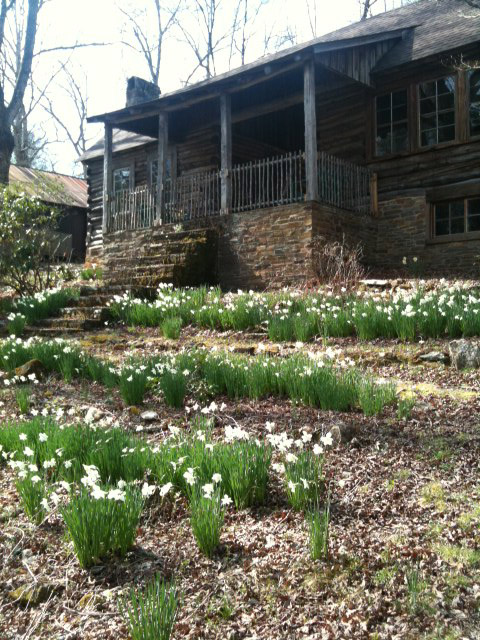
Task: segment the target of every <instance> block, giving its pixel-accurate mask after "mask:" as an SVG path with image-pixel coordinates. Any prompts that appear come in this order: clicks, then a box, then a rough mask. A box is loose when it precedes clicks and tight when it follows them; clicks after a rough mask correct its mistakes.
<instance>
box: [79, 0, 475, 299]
mask: <svg viewBox="0 0 480 640" xmlns="http://www.w3.org/2000/svg"><path fill="white" fill-rule="evenodd" d="M89 122H95V123H103V125H104V127H105V135H104V138H103V139H102V140H100V141H99V142H98V143H97V144H96V145H94V146H93V147H92V148H91V149H89V150H88V151H87V152H86V153H85V154H84V155H83V157H82V158H81V159H82V161H83V163H84V165H85V167H86V171H87V177H88V187H89V206H90V212H89V224H88V240H87V254H88V259H90V260H92V259H94V260H95V261H99V260H101V261H103V263H104V265H105V269H106V273H107V276H108V277H110V278H111V279H112V280H115V279H117V280H121V281H123V282H125V283H126V282H127V280H128V281H129V282H130V283H135V282H136V283H138V284H142V283H143V284H148V283H150V284H152V283H153V284H155V283H158V282H160V281H162V280H170V281H173V282H175V283H177V284H198V283H200V282H218V283H220V284H221V285H222V286H224V287H226V288H231V287H265V286H269V285H272V284H285V283H289V282H298V281H301V280H303V279H305V278H308V277H309V276H310V275H311V273H312V264H313V261H314V258H315V256H314V252H315V247H316V246H318V243H316V241H315V240H316V238H322V239H324V240H325V241H330V240H338V239H341V238H345V239H346V241H347V242H350V243H361V244H362V247H363V255H364V260H365V262H366V263H367V264H369V265H371V266H372V267H374V268H376V269H381V270H388V269H395V268H397V267H401V264H402V261H403V260H404V258H406V259H407V261H410V260H413V258H415V259H416V264H417V265H418V267H419V269H421V270H422V271H423V273H424V274H425V275H427V274H430V273H432V274H433V273H445V272H448V273H458V272H464V273H470V272H472V271H473V270H475V268H476V259H477V256H478V255H480V164H479V161H480V10H479V9H475V8H473V7H471V6H469V5H468V3H467V2H465V0H420V1H419V2H417V3H413V4H409V5H406V6H404V7H402V8H399V9H396V10H392V11H389V12H386V13H383V14H380V15H378V16H375V17H372V18H369V19H367V20H365V21H361V22H358V23H355V24H352V25H350V26H347V27H345V28H342V29H340V30H338V31H335V32H333V33H330V34H327V35H323V36H321V37H319V38H316V39H315V40H312V41H310V42H307V43H304V44H301V45H297V46H294V47H291V48H288V49H285V50H282V51H280V52H278V53H276V54H274V55H270V56H266V57H263V58H260V59H259V60H257V61H256V62H254V63H251V64H246V65H244V66H242V67H240V68H238V69H235V70H233V71H229V72H228V73H224V74H222V75H218V76H216V77H214V78H211V79H209V80H205V81H203V82H199V83H198V84H194V85H191V86H186V87H184V88H182V89H179V90H177V91H174V92H172V93H167V94H162V95H160V93H159V89H158V87H156V86H153V85H150V84H149V83H147V82H145V81H143V80H141V79H139V78H131V79H130V80H129V83H128V88H127V105H126V107H124V108H122V109H119V110H117V111H113V112H109V113H104V114H102V115H97V116H94V117H91V118H89Z"/></svg>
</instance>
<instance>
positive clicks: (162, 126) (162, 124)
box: [152, 113, 168, 224]
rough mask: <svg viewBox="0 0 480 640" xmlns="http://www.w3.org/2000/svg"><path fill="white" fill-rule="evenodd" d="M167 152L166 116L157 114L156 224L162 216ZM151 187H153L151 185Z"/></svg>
mask: <svg viewBox="0 0 480 640" xmlns="http://www.w3.org/2000/svg"><path fill="white" fill-rule="evenodd" d="M167 150H168V115H167V114H166V113H159V114H158V150H157V184H156V193H157V210H156V216H155V219H156V221H157V224H162V214H163V208H164V201H163V200H164V198H163V186H164V182H165V173H166V166H167ZM152 186H153V185H152Z"/></svg>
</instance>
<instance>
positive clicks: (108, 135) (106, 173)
mask: <svg viewBox="0 0 480 640" xmlns="http://www.w3.org/2000/svg"><path fill="white" fill-rule="evenodd" d="M112 147H113V141H112V125H111V124H109V123H107V122H106V123H105V142H104V151H103V217H102V233H104V234H105V233H107V229H108V220H109V212H110V207H111V202H112V181H113V175H112Z"/></svg>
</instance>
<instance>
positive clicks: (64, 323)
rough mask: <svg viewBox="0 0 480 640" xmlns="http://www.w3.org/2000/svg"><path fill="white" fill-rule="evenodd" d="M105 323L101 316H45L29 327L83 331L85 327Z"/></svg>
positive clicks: (98, 325) (90, 327) (94, 326)
mask: <svg viewBox="0 0 480 640" xmlns="http://www.w3.org/2000/svg"><path fill="white" fill-rule="evenodd" d="M103 324H104V320H103V319H101V318H82V317H73V318H69V317H60V318H45V319H43V320H39V321H38V322H37V323H36V324H35V325H31V326H30V327H29V328H30V329H33V330H34V332H35V330H36V329H49V328H50V329H56V330H60V329H61V330H63V329H79V330H80V331H83V330H85V329H95V328H98V327H101V326H102V325H103Z"/></svg>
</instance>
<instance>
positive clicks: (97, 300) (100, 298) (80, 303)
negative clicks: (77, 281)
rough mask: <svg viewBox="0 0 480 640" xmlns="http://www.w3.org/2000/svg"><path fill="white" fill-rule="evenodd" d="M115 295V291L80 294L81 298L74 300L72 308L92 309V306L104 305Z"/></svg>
mask: <svg viewBox="0 0 480 640" xmlns="http://www.w3.org/2000/svg"><path fill="white" fill-rule="evenodd" d="M114 295H115V294H114V293H112V294H110V293H103V294H98V295H94V294H91V295H88V296H80V298H78V299H77V300H75V301H74V302H72V308H73V307H76V308H78V309H90V308H92V307H103V306H105V304H106V303H107V302H108V301H109V300H111V299H112V298H113V296H114Z"/></svg>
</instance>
